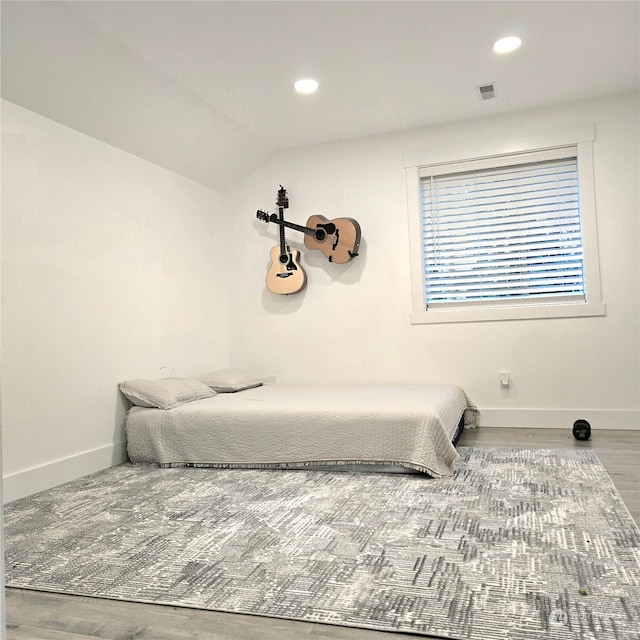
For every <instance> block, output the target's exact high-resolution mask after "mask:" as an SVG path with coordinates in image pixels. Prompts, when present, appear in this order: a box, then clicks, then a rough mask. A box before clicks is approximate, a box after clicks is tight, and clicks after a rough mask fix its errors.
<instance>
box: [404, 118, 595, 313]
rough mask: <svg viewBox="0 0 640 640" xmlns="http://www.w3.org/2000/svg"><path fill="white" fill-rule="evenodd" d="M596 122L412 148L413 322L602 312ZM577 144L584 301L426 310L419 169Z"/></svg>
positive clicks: (488, 161) (407, 159)
mask: <svg viewBox="0 0 640 640" xmlns="http://www.w3.org/2000/svg"><path fill="white" fill-rule="evenodd" d="M594 141H595V127H594V125H593V124H581V125H573V126H569V127H563V128H561V129H555V130H549V131H546V132H537V133H530V134H522V135H511V136H506V137H504V138H494V139H484V140H474V141H470V142H468V143H458V144H451V145H445V146H440V147H437V146H434V147H431V148H430V149H428V150H417V151H408V152H405V153H404V157H403V161H404V168H405V172H406V181H407V204H408V206H407V209H408V216H409V243H410V246H409V253H410V267H411V308H412V312H411V323H412V324H430V323H449V322H482V321H492V320H523V319H538V318H567V317H581V316H603V315H605V313H606V307H605V305H604V303H603V301H602V293H601V285H600V263H599V256H598V237H597V220H596V203H595V183H594V175H593V142H594ZM564 147H574V151H577V159H578V182H579V194H580V220H581V225H582V245H583V255H584V290H585V298H586V300H585V301H578V302H569V301H557V302H548V301H547V302H544V303H543V302H538V303H535V302H532V301H526V302H521V303H513V302H512V303H507V304H495V303H491V304H488V305H486V306H482V305H478V306H466V305H464V306H461V307H458V308H452V307H445V308H442V307H438V308H430V309H428V308H427V306H426V300H425V299H424V290H425V287H424V279H423V278H424V265H423V255H422V221H421V216H422V212H421V210H420V172H421V170H424V169H425V168H442V167H443V166H445V165H446V167H447V169H448V170H454V171H458V170H459V171H463V170H465V168H466V167H467V166H471V165H474V166H479V165H480V166H482V165H486V166H491V165H492V162H496V163H497V164H500V163H504V162H505V160H508V158H509V156H516V155H522V154H527V153H534V152H541V151H545V150H550V149H561V148H564Z"/></svg>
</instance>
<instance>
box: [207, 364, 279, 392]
mask: <svg viewBox="0 0 640 640" xmlns="http://www.w3.org/2000/svg"><path fill="white" fill-rule="evenodd" d="M267 379H268V377H267V376H265V375H264V374H261V373H259V372H257V371H248V370H247V369H220V370H219V371H211V372H210V373H206V374H205V375H203V376H200V378H199V380H200V381H201V382H204V384H206V385H207V386H208V387H210V388H211V389H213V390H214V391H217V392H218V393H232V392H234V391H242V390H243V389H251V388H252V387H259V386H261V385H263V384H264V383H265V382H266V381H267Z"/></svg>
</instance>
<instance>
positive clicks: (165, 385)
mask: <svg viewBox="0 0 640 640" xmlns="http://www.w3.org/2000/svg"><path fill="white" fill-rule="evenodd" d="M120 391H122V393H123V394H124V396H125V397H126V398H127V399H128V400H130V401H131V402H132V403H133V404H135V405H136V406H138V407H148V408H158V409H173V407H177V406H178V405H181V404H184V403H185V402H191V401H193V400H202V399H203V398H211V397H213V396H215V395H216V392H215V391H214V390H213V389H210V388H209V387H208V386H207V385H206V384H203V383H202V382H200V381H199V380H194V379H192V378H162V379H161V380H141V379H139V380H125V381H124V382H121V383H120Z"/></svg>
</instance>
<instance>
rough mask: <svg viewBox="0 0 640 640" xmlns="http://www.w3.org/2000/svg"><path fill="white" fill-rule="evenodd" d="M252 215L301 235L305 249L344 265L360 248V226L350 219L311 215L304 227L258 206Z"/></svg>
mask: <svg viewBox="0 0 640 640" xmlns="http://www.w3.org/2000/svg"><path fill="white" fill-rule="evenodd" d="M256 217H257V218H258V219H259V220H263V221H264V222H274V223H275V224H279V225H280V228H282V227H283V226H284V227H287V228H288V229H295V230H296V231H301V232H302V233H304V234H305V236H304V246H305V247H307V249H317V250H318V251H322V253H324V255H325V256H327V258H328V259H329V262H335V263H337V264H344V263H345V262H349V260H353V258H355V257H356V256H357V255H358V249H359V248H360V236H361V231H360V225H359V224H358V222H357V221H356V220H354V219H353V218H335V219H333V220H328V219H327V218H325V217H324V216H321V215H315V216H311V217H310V218H309V219H308V220H307V226H306V227H304V226H302V225H299V224H295V223H293V222H288V221H287V220H284V218H282V217H279V216H277V215H276V214H275V213H272V214H271V215H269V214H268V213H267V212H266V211H261V210H260V209H258V211H257V213H256Z"/></svg>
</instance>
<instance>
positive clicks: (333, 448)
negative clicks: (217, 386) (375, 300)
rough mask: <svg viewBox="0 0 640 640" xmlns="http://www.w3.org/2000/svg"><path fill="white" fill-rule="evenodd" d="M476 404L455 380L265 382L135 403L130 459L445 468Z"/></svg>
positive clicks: (435, 472)
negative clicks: (151, 404)
mask: <svg viewBox="0 0 640 640" xmlns="http://www.w3.org/2000/svg"><path fill="white" fill-rule="evenodd" d="M475 419H476V411H475V409H474V407H473V406H472V405H471V403H470V402H469V400H468V398H467V396H466V394H465V393H464V391H463V390H462V389H461V388H460V387H458V386H456V385H399V384H386V385H371V384H369V385H263V386H261V387H256V388H253V389H246V390H244V391H240V392H237V393H224V394H222V393H221V394H218V395H216V396H215V397H213V398H205V399H202V400H196V401H194V402H188V403H186V404H183V405H180V406H178V407H175V408H173V409H169V410H163V409H151V408H143V407H132V408H131V409H130V410H129V412H128V414H127V420H126V432H127V448H128V453H129V457H130V459H131V461H132V462H137V463H154V464H160V465H164V466H176V465H194V466H218V467H249V468H255V467H286V468H292V467H299V466H304V467H316V466H317V467H318V468H320V467H326V466H327V465H347V464H359V465H392V466H400V467H402V468H405V469H413V470H416V471H421V472H424V473H427V474H429V475H431V476H435V477H440V476H447V475H450V474H451V473H452V470H453V466H454V464H455V462H456V461H457V460H458V458H459V455H458V453H457V451H456V449H455V446H454V444H453V442H452V441H453V440H454V438H455V437H456V434H457V431H458V429H459V425H460V424H461V422H463V423H464V425H465V426H466V427H472V426H475Z"/></svg>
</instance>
